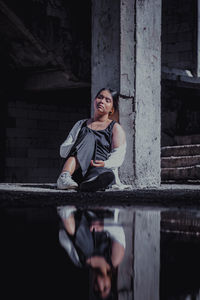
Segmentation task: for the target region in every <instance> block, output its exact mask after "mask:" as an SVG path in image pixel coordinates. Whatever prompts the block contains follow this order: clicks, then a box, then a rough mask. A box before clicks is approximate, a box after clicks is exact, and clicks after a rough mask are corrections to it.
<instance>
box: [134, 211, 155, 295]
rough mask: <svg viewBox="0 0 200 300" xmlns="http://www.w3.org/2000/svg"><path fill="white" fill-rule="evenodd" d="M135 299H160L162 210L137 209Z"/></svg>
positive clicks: (135, 229)
mask: <svg viewBox="0 0 200 300" xmlns="http://www.w3.org/2000/svg"><path fill="white" fill-rule="evenodd" d="M133 255H134V262H133V269H134V298H133V299H134V300H144V299H145V300H152V299H153V300H159V277H160V212H159V211H136V212H135V226H134V252H133Z"/></svg>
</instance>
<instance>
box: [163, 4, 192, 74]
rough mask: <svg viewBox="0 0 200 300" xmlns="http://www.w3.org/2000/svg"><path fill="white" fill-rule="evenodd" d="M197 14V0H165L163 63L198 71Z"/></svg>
mask: <svg viewBox="0 0 200 300" xmlns="http://www.w3.org/2000/svg"><path fill="white" fill-rule="evenodd" d="M196 14H197V12H196V0H189V1H188V0H176V1H174V0H163V2H162V64H163V65H165V66H168V67H171V68H179V69H187V70H191V71H193V72H194V73H195V72H196V57H195V49H196Z"/></svg>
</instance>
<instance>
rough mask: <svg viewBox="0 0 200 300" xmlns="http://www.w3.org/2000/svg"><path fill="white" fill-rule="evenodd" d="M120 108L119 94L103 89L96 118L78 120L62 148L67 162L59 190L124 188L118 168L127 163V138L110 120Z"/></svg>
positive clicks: (95, 100)
mask: <svg viewBox="0 0 200 300" xmlns="http://www.w3.org/2000/svg"><path fill="white" fill-rule="evenodd" d="M117 109H118V93H117V92H116V91H114V90H111V89H109V88H108V89H106V88H103V89H101V90H100V91H99V92H98V93H97V95H96V97H95V99H94V116H93V118H91V119H84V120H80V121H78V122H77V123H76V124H75V125H74V127H73V128H72V130H71V131H70V133H69V135H68V137H67V139H66V140H65V141H64V143H63V144H62V145H61V147H60V155H61V157H63V158H66V161H65V164H64V166H63V169H62V172H61V174H60V176H59V178H58V180H57V187H58V188H59V189H78V188H79V189H80V190H81V191H97V190H101V189H105V188H107V187H108V186H109V185H110V184H116V185H117V186H119V187H123V185H122V184H121V182H120V180H119V177H118V168H119V167H120V166H121V165H122V163H123V161H124V156H125V152H126V137H125V133H124V130H123V129H122V127H121V125H120V124H119V123H117V122H116V121H113V120H111V119H110V116H111V115H112V114H113V113H114V112H115V111H116V110H117Z"/></svg>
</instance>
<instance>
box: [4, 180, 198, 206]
mask: <svg viewBox="0 0 200 300" xmlns="http://www.w3.org/2000/svg"><path fill="white" fill-rule="evenodd" d="M68 204H69V205H72V204H73V205H81V206H87V205H98V206H102V205H103V206H107V205H110V206H113V205H120V206H121V205H122V206H130V205H131V206H151V207H152V206H153V207H166V208H169V207H178V208H184V207H194V208H195V207H199V206H200V185H194V184H193V185H192V184H191V185H189V184H188V185H184V184H183V185H177V184H163V185H161V186H160V187H159V188H155V189H132V190H127V191H125V190H124V191H112V190H109V191H106V192H95V193H83V192H76V191H63V190H57V188H56V185H55V184H51V183H46V184H39V183H38V184H29V183H27V184H25V183H23V184H20V183H1V184H0V207H1V208H4V207H13V206H14V207H26V206H33V207H38V206H39V207H45V206H58V205H68Z"/></svg>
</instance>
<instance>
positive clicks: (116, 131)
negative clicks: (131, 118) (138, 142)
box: [112, 123, 126, 149]
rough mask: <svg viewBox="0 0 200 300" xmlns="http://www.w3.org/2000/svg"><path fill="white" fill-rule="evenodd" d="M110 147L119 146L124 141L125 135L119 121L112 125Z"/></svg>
mask: <svg viewBox="0 0 200 300" xmlns="http://www.w3.org/2000/svg"><path fill="white" fill-rule="evenodd" d="M112 133H113V137H112V149H115V148H119V147H120V146H122V145H124V144H125V143H126V135H125V132H124V130H123V128H122V126H121V125H120V124H119V123H115V125H114V126H113V132H112Z"/></svg>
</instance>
